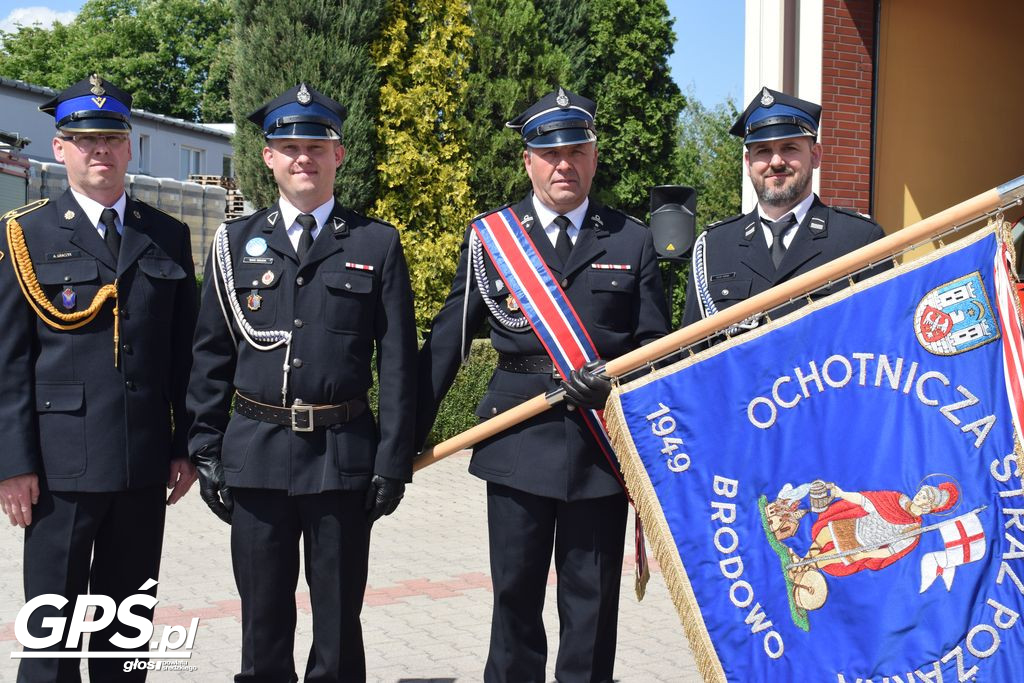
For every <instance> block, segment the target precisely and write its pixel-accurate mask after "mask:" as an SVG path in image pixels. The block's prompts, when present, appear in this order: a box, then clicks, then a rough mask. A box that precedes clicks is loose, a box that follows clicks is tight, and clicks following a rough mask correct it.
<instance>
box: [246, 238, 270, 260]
mask: <svg viewBox="0 0 1024 683" xmlns="http://www.w3.org/2000/svg"><path fill="white" fill-rule="evenodd" d="M266 251H267V241H266V240H265V239H263V238H262V237H253V238H252V239H251V240H249V241H248V242H246V243H245V253H246V254H248V255H249V256H263V254H264V253H266Z"/></svg>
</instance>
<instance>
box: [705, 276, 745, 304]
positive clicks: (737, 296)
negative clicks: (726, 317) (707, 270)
mask: <svg viewBox="0 0 1024 683" xmlns="http://www.w3.org/2000/svg"><path fill="white" fill-rule="evenodd" d="M708 287H709V289H710V290H711V298H712V299H713V300H714V302H715V305H716V306H718V308H719V309H723V308H727V307H729V306H732V305H733V304H735V303H737V302H739V301H743V300H744V299H747V298H749V297H750V280H736V279H722V280H715V279H714V278H712V280H711V282H710V284H709V285H708Z"/></svg>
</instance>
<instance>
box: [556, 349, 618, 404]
mask: <svg viewBox="0 0 1024 683" xmlns="http://www.w3.org/2000/svg"><path fill="white" fill-rule="evenodd" d="M602 365H604V361H603V360H601V359H600V358H595V359H594V360H592V361H588V362H587V363H584V364H583V366H582V367H581V368H580V369H579V370H573V371H572V372H571V373H569V376H568V377H567V378H566V379H563V380H562V388H563V389H565V400H566V402H568V403H569V405H573V406H576V407H578V408H591V409H594V410H601V409H602V408H604V404H605V402H606V401H607V400H608V394H610V393H611V390H612V383H611V382H610V381H609V380H608V379H607V378H606V377H604V376H603V375H599V374H598V373H596V372H595V370H596V369H597V368H599V367H601V366H602Z"/></svg>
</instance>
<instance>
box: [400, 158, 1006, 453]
mask: <svg viewBox="0 0 1024 683" xmlns="http://www.w3.org/2000/svg"><path fill="white" fill-rule="evenodd" d="M1022 198H1024V176H1020V177H1018V178H1015V179H1014V180H1011V181H1009V182H1007V183H1003V184H1002V185H1000V186H998V187H995V188H992V189H991V190H987V191H985V192H982V193H981V194H979V195H977V196H975V197H972V198H970V199H967V200H965V201H962V202H960V203H959V204H956V205H955V206H951V207H950V208H948V209H946V210H944V211H940V212H939V213H937V214H935V215H933V216H929V217H928V218H925V219H922V220H920V221H918V222H917V223H914V224H913V225H909V226H907V227H906V228H903V229H902V230H898V231H896V232H894V233H893V234H891V235H887V236H885V237H883V238H882V239H880V240H878V241H877V242H872V243H871V244H868V245H865V246H863V247H861V248H860V249H857V250H856V251H852V252H850V253H849V254H846V255H844V256H841V257H839V258H837V259H835V260H834V261H830V262H828V263H826V264H824V265H822V266H819V267H817V268H815V269H814V270H812V271H809V272H807V273H804V274H803V275H799V276H797V277H795V278H793V279H792V280H788V281H787V282H783V283H782V284H780V285H778V286H776V287H772V288H771V289H769V290H767V291H764V292H761V293H760V294H757V295H755V296H752V297H750V298H749V299H746V300H745V301H741V302H739V303H737V304H735V305H733V306H730V307H729V308H727V309H725V310H724V311H720V312H718V313H716V314H715V315H713V316H711V317H710V318H705V319H703V320H699V321H697V322H695V323H693V324H692V325H688V326H686V327H684V328H682V329H680V330H676V331H675V332H673V333H671V334H668V335H665V336H664V337H662V338H661V339H657V340H655V341H653V342H651V343H650V344H647V345H645V346H642V347H640V348H638V349H634V350H633V351H630V352H629V353H627V354H625V355H622V356H619V357H618V358H615V359H612V360H609V361H608V362H607V364H606V365H605V366H604V374H606V375H608V376H609V377H619V376H621V375H624V374H626V373H627V372H631V371H633V370H636V369H637V368H640V367H642V366H644V365H646V364H648V363H652V362H654V361H656V360H658V359H660V358H664V357H665V356H667V355H669V354H671V353H674V352H676V351H678V350H679V349H681V348H685V347H686V346H689V345H690V344H693V343H694V342H696V341H699V340H701V339H704V338H705V337H709V336H711V335H713V334H716V333H718V332H721V331H722V330H725V329H728V328H729V327H730V326H731V325H735V324H736V323H739V322H742V321H743V320H746V319H747V318H749V317H751V316H754V315H759V314H761V313H762V312H764V311H768V310H771V309H772V308H775V307H776V306H780V305H782V304H784V303H786V302H788V301H792V300H793V299H796V298H798V297H801V296H803V295H804V294H806V293H808V292H812V291H814V290H815V289H817V288H818V287H821V286H823V285H826V284H828V283H830V282H837V281H839V280H842V279H843V278H845V277H847V276H848V275H850V274H851V273H855V272H857V271H858V270H860V269H862V268H866V267H867V266H870V265H871V264H873V263H878V262H880V261H883V260H884V259H886V258H889V257H891V256H892V255H894V254H898V253H899V252H901V251H904V250H905V249H907V248H909V247H911V246H913V245H915V244H919V243H921V242H925V241H927V240H928V239H931V238H933V237H935V236H936V235H938V234H940V233H942V232H944V231H946V230H949V229H950V228H952V227H954V226H957V225H962V224H964V223H967V222H969V221H971V220H974V219H976V218H978V217H980V216H983V215H985V214H986V213H988V212H990V211H994V210H996V209H998V208H999V207H1000V206H1004V205H1006V204H1009V203H1011V202H1014V201H1018V200H1020V199H1022ZM562 397H563V392H562V391H561V390H555V391H553V392H551V393H549V394H540V395H538V396H534V397H533V398H531V399H530V400H528V401H526V402H525V403H521V404H520V405H518V406H516V407H515V408H511V409H510V410H506V411H505V412H504V413H501V414H499V415H496V416H494V417H492V418H490V419H488V420H486V421H484V422H481V423H480V424H478V425H476V426H475V427H472V428H470V429H467V430H466V431H464V432H462V433H461V434H456V435H455V436H453V437H451V438H450V439H446V440H445V441H442V442H441V443H439V444H437V445H436V446H434V447H433V448H430V449H427V450H425V451H423V453H421V454H420V455H419V456H418V457H417V458H416V460H415V461H414V462H413V471H418V470H421V469H423V468H424V467H426V466H427V465H430V464H432V463H435V462H437V461H438V460H441V459H442V458H446V457H448V456H449V455H451V454H452V453H456V452H458V451H460V450H463V449H465V448H470V447H472V446H473V445H475V444H477V443H479V442H481V441H483V440H484V439H488V438H490V437H492V436H494V435H495V434H500V433H501V432H503V431H505V430H506V429H508V428H509V427H513V426H515V425H517V424H519V423H520V422H523V421H525V420H528V419H530V418H531V417H534V416H536V415H540V414H541V413H543V412H545V411H546V410H548V409H549V408H550V407H551V406H553V405H555V404H557V403H560V402H561V401H562Z"/></svg>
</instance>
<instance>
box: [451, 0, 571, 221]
mask: <svg viewBox="0 0 1024 683" xmlns="http://www.w3.org/2000/svg"><path fill="white" fill-rule="evenodd" d="M471 21H472V26H473V33H474V37H473V45H472V61H471V65H470V73H469V76H468V81H469V87H468V90H467V94H466V106H465V111H466V119H467V121H468V124H469V128H468V131H469V133H468V136H467V142H468V148H469V150H470V156H471V163H472V172H471V174H470V177H469V181H470V185H471V187H472V191H473V200H474V204H475V206H476V209H477V210H478V211H484V210H487V209H492V208H495V207H497V206H501V205H502V204H505V203H507V202H510V201H514V200H517V199H519V198H520V197H521V196H522V194H523V193H524V192H525V191H526V190H527V189H528V188H529V187H530V181H529V179H528V178H527V176H526V172H525V170H524V169H523V164H522V162H521V161H520V153H521V151H522V149H523V145H522V142H521V141H520V138H519V136H518V135H516V134H515V133H514V132H513V131H511V130H507V129H506V130H503V128H504V123H505V121H508V120H510V119H512V118H515V116H516V115H518V114H519V112H521V111H522V110H523V109H525V108H526V107H528V106H529V105H530V104H532V103H533V102H535V101H536V100H538V99H539V98H540V97H541V96H543V95H544V94H545V93H547V92H549V91H550V90H552V89H553V88H554V87H555V86H556V85H557V84H558V83H559V82H560V80H561V78H562V77H563V76H564V74H565V73H566V71H567V68H568V60H567V59H566V58H565V55H564V54H563V53H562V52H561V51H560V50H559V49H557V48H556V47H555V46H554V45H552V44H551V43H550V42H549V41H545V40H538V39H537V34H538V30H539V28H540V27H542V26H543V25H544V16H543V14H542V13H541V12H540V11H539V10H538V9H537V8H536V7H535V6H534V2H533V0H479V1H478V2H475V3H474V4H473V9H472V14H471Z"/></svg>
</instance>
